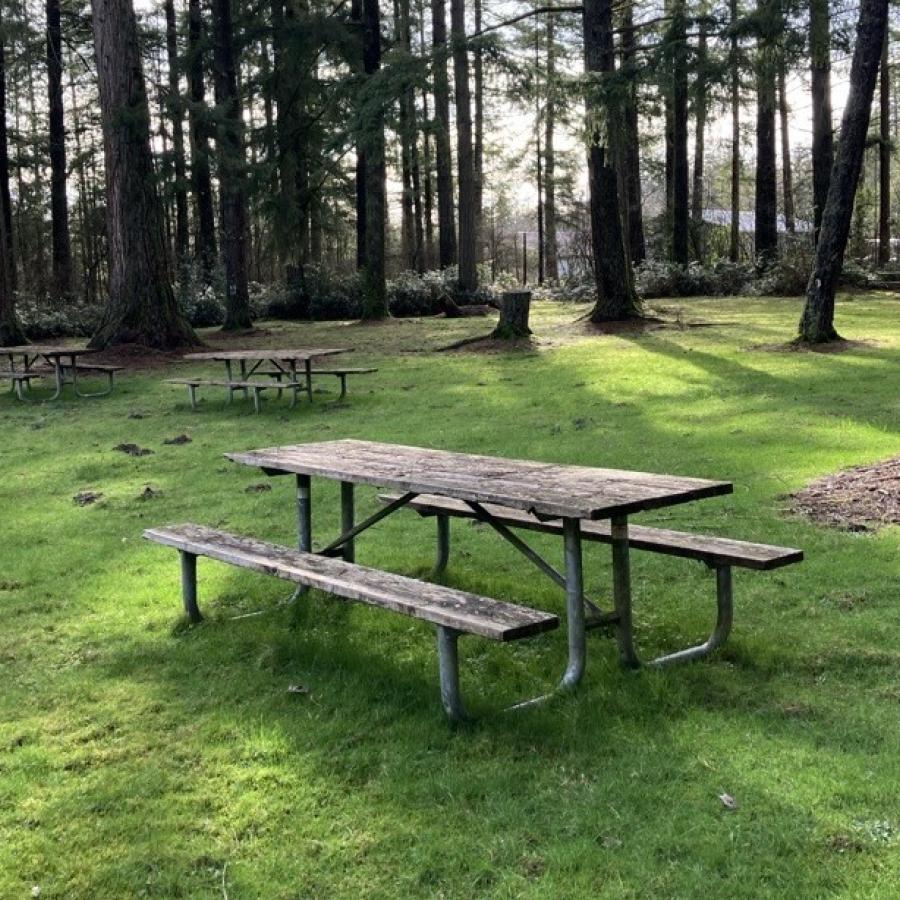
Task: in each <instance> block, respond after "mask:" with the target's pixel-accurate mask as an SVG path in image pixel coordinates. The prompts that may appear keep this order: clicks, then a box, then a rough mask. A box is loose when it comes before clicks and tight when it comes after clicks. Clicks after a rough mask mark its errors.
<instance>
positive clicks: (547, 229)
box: [544, 13, 559, 281]
mask: <svg viewBox="0 0 900 900" xmlns="http://www.w3.org/2000/svg"><path fill="white" fill-rule="evenodd" d="M555 26H556V17H555V16H554V15H553V14H552V13H551V14H550V15H548V16H547V34H546V38H547V102H546V105H545V106H544V266H545V268H546V274H547V278H549V279H550V281H557V280H558V279H559V256H558V253H557V249H556V148H555V146H554V142H555V137H556V34H555V32H556V27H555Z"/></svg>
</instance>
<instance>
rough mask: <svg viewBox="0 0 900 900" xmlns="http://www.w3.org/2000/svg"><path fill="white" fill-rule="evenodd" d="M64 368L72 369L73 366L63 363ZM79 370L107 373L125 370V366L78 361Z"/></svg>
mask: <svg viewBox="0 0 900 900" xmlns="http://www.w3.org/2000/svg"><path fill="white" fill-rule="evenodd" d="M63 368H64V369H71V368H73V366H69V365H66V364H65V363H63ZM74 368H75V369H77V370H78V371H79V372H104V373H106V374H109V373H115V372H123V371H124V370H125V366H107V365H101V364H100V363H96V364H95V363H84V364H82V363H78V364H77V365H75V366H74Z"/></svg>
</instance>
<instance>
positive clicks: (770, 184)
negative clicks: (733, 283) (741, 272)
mask: <svg viewBox="0 0 900 900" xmlns="http://www.w3.org/2000/svg"><path fill="white" fill-rule="evenodd" d="M779 5H780V0H760V4H759V10H760V15H761V27H762V34H761V35H760V37H759V39H758V41H757V74H756V96H757V100H756V204H755V210H756V213H755V215H756V221H755V230H754V244H755V249H756V259H757V263H758V265H760V266H761V267H763V268H765V267H766V266H769V265H771V264H772V263H773V262H774V261H775V260H776V259H777V258H778V172H777V166H776V161H775V81H776V65H775V58H774V57H775V53H776V46H775V43H776V35H777V34H778V28H779V26H778V24H777V23H778V22H779V21H780V19H781V16H780V10H779Z"/></svg>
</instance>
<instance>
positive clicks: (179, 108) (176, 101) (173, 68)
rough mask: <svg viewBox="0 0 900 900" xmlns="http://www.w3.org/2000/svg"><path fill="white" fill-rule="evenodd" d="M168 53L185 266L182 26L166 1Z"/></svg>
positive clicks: (178, 248) (179, 251)
mask: <svg viewBox="0 0 900 900" xmlns="http://www.w3.org/2000/svg"><path fill="white" fill-rule="evenodd" d="M165 7H166V51H167V57H168V61H169V104H168V106H169V116H170V118H171V119H172V152H173V154H174V156H175V253H176V256H177V258H178V262H179V265H183V264H184V262H185V261H186V260H187V258H188V255H189V253H190V230H189V227H188V200H187V186H186V180H185V169H186V166H185V160H184V104H183V102H182V100H181V62H180V60H179V59H178V23H177V20H176V18H175V0H165Z"/></svg>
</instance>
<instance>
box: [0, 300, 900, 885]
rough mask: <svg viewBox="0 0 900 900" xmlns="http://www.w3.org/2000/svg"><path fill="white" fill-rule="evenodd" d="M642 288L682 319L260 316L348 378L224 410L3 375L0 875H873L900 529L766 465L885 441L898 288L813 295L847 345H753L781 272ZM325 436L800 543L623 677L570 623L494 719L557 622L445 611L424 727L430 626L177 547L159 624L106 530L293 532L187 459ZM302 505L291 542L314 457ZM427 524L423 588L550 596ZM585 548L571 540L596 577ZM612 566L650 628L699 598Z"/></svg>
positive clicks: (140, 577) (274, 512)
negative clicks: (332, 357)
mask: <svg viewBox="0 0 900 900" xmlns="http://www.w3.org/2000/svg"><path fill="white" fill-rule="evenodd" d="M662 305H663V306H664V307H666V308H667V314H668V315H669V316H670V317H672V318H675V319H681V320H683V321H691V320H703V321H705V322H710V323H714V327H703V328H669V329H665V330H657V331H650V332H646V333H644V334H631V335H629V334H623V335H617V336H605V337H590V336H588V335H586V334H585V333H584V331H583V329H582V328H581V326H572V325H571V324H570V323H571V322H572V321H573V320H574V318H575V317H576V316H577V315H578V314H580V313H581V312H583V311H584V310H583V309H581V308H579V307H560V306H553V307H549V306H545V305H540V304H539V305H538V306H537V308H536V309H535V312H534V316H533V325H534V327H535V331H536V333H537V335H538V337H539V339H540V340H541V346H540V347H539V349H538V351H537V352H529V353H514V354H509V355H501V354H496V353H492V354H475V353H470V352H460V353H435V352H433V350H434V349H435V348H436V347H438V346H440V345H442V344H447V343H450V342H452V341H453V340H458V339H459V338H462V337H465V336H467V335H473V334H477V333H479V332H481V331H484V330H487V329H485V323H484V321H480V322H479V321H472V320H465V321H462V322H445V321H442V320H433V321H396V322H391V323H388V324H384V325H375V326H371V327H362V326H357V325H343V324H321V325H312V326H310V325H304V324H298V325H284V324H279V323H266V331H265V333H263V334H261V335H260V336H259V337H257V338H255V339H254V340H259V341H263V342H266V343H267V344H269V345H271V346H275V345H289V346H297V345H299V346H304V345H306V346H309V345H319V346H322V345H324V346H334V345H338V346H341V345H348V346H352V347H355V348H356V353H355V354H353V357H352V361H353V364H354V365H356V364H360V365H362V364H369V363H371V364H375V365H377V366H378V367H379V368H380V372H379V373H378V375H376V376H367V377H365V378H358V379H356V380H355V381H352V382H351V385H350V391H351V393H350V397H349V399H348V402H347V403H345V404H338V403H336V402H335V400H336V393H334V392H333V391H334V388H335V385H332V384H328V383H323V385H322V387H323V388H331V389H332V393H328V394H325V393H322V394H320V395H319V396H318V397H317V403H316V405H315V406H314V407H313V408H309V407H304V406H300V407H299V408H298V409H296V410H294V411H293V412H290V411H288V409H287V403H286V401H285V402H282V403H279V402H277V401H275V400H271V401H268V402H266V403H265V407H264V411H263V414H262V415H260V416H258V417H257V416H254V415H253V414H252V407H250V406H249V405H246V406H245V405H244V404H235V405H233V406H231V407H228V406H227V405H226V404H225V403H224V399H223V397H222V393H221V392H212V391H210V392H207V394H206V395H205V399H204V401H203V404H202V408H201V411H200V412H199V413H196V414H193V413H191V411H190V410H189V408H188V406H187V403H186V397H185V396H184V393H183V390H182V389H178V390H176V389H175V388H172V387H169V386H167V385H164V384H162V383H161V379H162V378H163V377H165V375H166V374H177V373H179V372H183V371H188V369H187V368H186V367H184V366H181V365H172V366H171V367H168V368H164V367H163V368H157V369H154V370H153V371H145V372H138V373H135V374H133V375H126V377H125V378H123V380H122V385H121V388H120V389H119V390H118V391H117V393H115V394H114V395H112V396H111V397H109V398H106V399H102V400H96V401H78V402H76V401H73V400H72V399H66V400H65V402H62V403H53V404H46V405H40V406H25V405H23V404H21V403H18V402H16V401H15V400H13V399H12V398H11V397H9V396H7V395H4V396H2V397H0V434H2V438H0V510H2V521H3V529H2V530H3V541H2V550H0V615H2V625H0V674H2V691H0V897H3V898H6V897H10V898H13V897H26V896H29V895H30V892H31V890H32V886H35V885H37V886H39V887H40V889H41V897H43V898H50V897H54V898H56V897H60V898H62V897H65V898H92V900H93V898H124V897H142V896H148V897H190V898H207V897H209V898H216V897H219V898H221V897H223V896H227V897H229V898H232V900H234V898H254V897H260V898H299V897H322V898H332V897H353V898H358V897H367V898H368V897H378V898H398V897H445V898H451V897H452V898H470V897H475V896H479V897H480V896H484V897H535V898H538V897H540V898H546V897H560V898H571V897H653V898H657V897H666V898H668V897H685V898H688V897H698V896H711V897H754V898H756V897H825V896H842V897H895V896H896V895H897V893H896V892H897V884H898V880H900V803H898V799H900V798H898V794H900V788H898V785H900V753H898V747H900V681H898V672H900V641H898V636H900V569H898V566H900V529H897V528H892V529H885V530H883V531H881V532H879V533H875V534H854V533H843V532H837V531H830V530H826V529H823V528H820V527H816V526H813V525H811V524H809V523H806V522H804V521H802V520H800V519H798V518H796V517H793V516H792V515H791V514H790V513H789V512H788V511H787V506H788V503H787V502H786V501H785V500H784V499H783V495H784V494H786V493H787V492H789V491H791V490H793V489H796V488H798V487H799V486H801V485H802V484H804V483H805V482H806V481H807V480H809V479H812V478H814V477H817V476H820V475H822V474H824V473H827V472H830V471H833V470H835V469H838V468H841V467H845V466H850V465H855V464H860V463H867V462H872V461H875V460H878V459H881V458H884V457H887V456H891V455H894V454H897V453H898V452H900V303H898V301H897V300H896V299H890V298H885V299H881V298H874V297H867V296H861V297H857V298H856V299H855V300H853V301H852V302H844V303H841V304H840V305H839V307H838V316H839V325H840V329H841V331H842V332H843V333H844V334H845V335H846V336H847V337H849V338H855V339H863V338H874V339H877V343H874V344H872V345H870V346H864V347H859V348H856V349H851V350H849V351H847V352H844V353H841V354H812V353H790V352H783V351H778V350H775V349H771V348H770V349H759V347H760V346H763V347H766V346H769V345H772V344H774V343H776V342H780V341H784V340H785V339H786V338H787V337H789V336H790V335H791V334H792V333H793V330H794V325H795V322H796V320H797V316H798V313H799V307H798V305H797V304H796V303H794V302H789V301H772V300H766V301H762V300H756V299H741V300H729V301H695V302H691V303H690V304H683V313H682V314H679V313H678V311H677V307H678V306H680V305H682V304H678V303H676V302H675V301H672V302H670V303H667V304H662ZM215 339H216V340H219V338H218V336H215ZM231 340H235V339H231ZM189 371H195V370H194V369H190V370H189ZM210 371H213V370H212V369H210ZM332 380H333V379H332ZM138 415H139V416H141V417H140V418H137V417H135V416H138ZM182 433H186V434H188V435H189V436H190V437H191V438H192V442H191V443H188V444H184V445H181V446H177V445H165V444H164V443H163V441H164V439H167V438H173V437H175V436H177V435H179V434H182ZM338 437H361V438H372V439H380V440H387V441H395V442H403V443H411V444H422V445H427V446H434V447H444V448H448V449H459V450H469V451H474V452H484V453H494V454H502V455H509V456H522V457H528V458H535V459H548V460H558V461H564V462H571V463H582V464H588V465H590V464H595V465H604V466H613V467H623V468H637V469H643V470H647V471H661V472H672V473H682V474H688V475H698V476H707V477H715V478H729V479H732V480H733V481H734V482H735V484H736V490H735V493H734V495H733V496H730V497H726V498H723V499H720V500H712V501H704V502H702V503H697V504H692V505H688V506H685V507H681V508H676V509H674V510H671V511H666V512H664V513H663V514H662V515H658V516H656V517H653V518H649V517H648V518H647V519H645V521H654V522H658V523H666V524H670V525H672V526H673V527H685V528H695V529H698V530H709V531H710V532H713V533H718V534H723V535H732V536H735V537H743V538H747V539H757V540H762V541H768V542H773V543H783V544H789V545H794V546H800V547H803V548H804V549H805V550H806V551H807V561H806V562H805V563H804V564H802V565H800V566H795V567H793V568H790V569H786V570H783V571H781V572H775V573H772V574H765V573H748V572H745V571H743V570H739V571H737V572H736V576H735V587H736V600H737V604H736V624H735V632H734V635H733V637H732V640H731V642H730V643H729V644H728V646H727V647H726V648H725V650H724V652H720V653H719V654H718V655H717V656H716V658H714V659H712V660H709V661H705V662H702V663H699V664H695V665H689V666H682V667H678V668H675V669H673V670H670V671H665V672H651V671H642V672H639V673H630V672H623V671H621V670H620V669H619V667H618V665H617V663H616V661H615V654H614V647H613V644H612V642H611V641H609V640H607V639H606V638H604V637H603V636H601V635H599V634H594V635H592V636H591V637H590V639H589V641H590V642H589V668H588V675H587V678H586V680H585V684H584V686H583V689H582V690H581V691H580V692H579V693H578V694H577V695H576V696H575V697H573V698H569V699H566V700H561V701H558V702H554V703H553V704H550V705H549V706H546V707H543V708H538V709H532V710H529V711H526V712H520V713H518V714H515V715H510V714H503V715H492V714H491V713H492V712H493V711H495V710H497V709H499V708H500V707H502V706H503V705H505V704H506V703H508V702H511V701H513V700H516V699H519V698H522V697H525V696H529V695H531V694H535V693H538V692H540V691H542V690H543V689H545V688H546V687H547V686H548V685H549V684H551V683H552V682H553V681H555V680H556V679H557V678H558V677H559V675H560V673H561V671H562V668H563V666H564V661H565V636H564V633H563V632H562V631H559V632H556V633H553V634H551V635H547V636H544V637H542V638H539V639H535V640H533V641H526V642H522V643H521V644H519V645H518V646H513V647H498V646H494V645H492V644H489V643H488V642H484V641H479V640H477V639H467V640H465V641H463V642H462V643H461V649H462V655H463V657H464V685H463V686H464V690H465V691H466V693H467V695H468V698H469V701H470V705H471V707H472V708H473V710H474V711H476V712H480V713H482V714H483V715H484V718H482V720H481V721H480V722H479V724H477V725H475V726H474V727H472V728H466V729H457V730H454V729H452V728H450V727H448V725H447V723H446V721H445V719H444V717H443V713H442V711H441V709H440V705H439V702H438V698H437V691H436V660H435V655H434V640H433V633H432V630H431V629H430V628H428V627H426V626H424V625H421V624H420V623H416V622H413V621H411V620H407V619H403V618H400V617H392V616H389V615H387V614H384V613H380V612H373V611H371V610H366V609H363V608H359V607H355V606H348V605H344V604H340V603H333V602H328V601H326V600H324V599H323V598H321V597H315V596H314V597H312V598H311V599H310V600H308V601H306V602H304V604H303V606H302V607H301V608H299V609H298V610H292V609H290V608H288V607H287V606H285V605H284V601H285V599H286V596H287V594H288V593H289V591H288V590H287V589H286V586H285V585H284V584H283V583H279V582H276V581H274V580H271V579H266V578H263V577H261V576H254V575H252V574H249V573H245V572H236V571H234V570H232V569H230V568H227V567H224V566H220V565H217V564H215V563H211V562H208V561H206V562H204V561H201V563H200V579H201V582H200V590H201V605H202V606H203V607H204V611H205V613H206V615H207V620H206V622H205V623H204V624H203V625H201V626H199V627H196V628H188V627H186V625H185V623H184V622H183V620H182V618H181V616H180V601H179V596H178V589H179V588H178V564H177V555H176V554H175V553H174V552H173V551H167V550H166V549H164V548H160V547H158V546H153V545H148V544H146V543H145V542H143V541H142V540H141V539H140V532H141V529H142V528H144V527H146V526H147V525H150V524H154V523H161V522H175V521H185V520H194V521H198V522H203V523H207V524H212V525H218V526H222V527H226V528H230V529H234V530H237V531H244V532H246V533H250V534H257V535H259V536H261V537H266V538H270V539H275V540H281V541H284V542H292V541H293V536H294V532H293V528H294V512H293V505H292V504H293V501H292V485H291V483H290V481H289V480H288V479H273V480H272V481H271V488H272V489H271V490H270V491H253V490H250V491H248V488H252V486H254V485H257V484H259V483H261V482H265V481H266V479H265V477H264V476H262V475H261V474H259V473H256V472H253V471H251V470H248V469H245V468H243V467H238V466H235V465H232V464H230V463H227V462H225V461H223V459H222V457H221V454H222V453H223V452H224V451H227V450H236V449H249V448H253V447H260V446H271V445H274V444H279V443H289V442H296V441H303V440H315V439H326V438H338ZM123 442H131V443H136V444H139V445H140V446H141V447H145V448H148V449H151V450H153V451H154V453H153V454H152V455H148V456H143V457H135V458H133V457H130V456H127V455H124V454H122V453H120V452H116V451H114V450H113V449H112V448H113V447H114V446H116V445H118V444H120V443H123ZM147 485H150V486H151V488H152V490H153V491H155V492H157V493H156V495H155V496H153V497H151V498H149V499H142V498H141V495H142V494H143V493H144V491H145V488H146V486H147ZM81 491H94V492H99V493H102V494H103V498H102V499H101V500H99V501H97V502H96V503H94V504H93V505H88V506H84V507H81V506H78V505H76V504H75V503H74V502H73V499H72V498H73V497H74V496H75V495H76V494H77V493H79V492H81ZM360 498H361V506H362V507H363V508H364V509H372V508H374V506H375V503H376V501H375V492H374V491H369V490H365V491H360ZM314 502H315V519H314V526H315V529H316V530H317V534H318V536H319V537H320V538H324V537H325V536H326V535H328V534H331V533H333V531H334V529H335V527H336V525H337V489H336V486H335V485H333V484H330V483H321V482H320V483H316V484H314ZM432 529H433V526H432V525H431V523H429V522H422V521H420V520H419V519H418V518H417V517H415V516H414V515H413V514H411V513H407V514H403V515H398V516H396V517H394V518H393V519H390V520H388V521H387V522H385V523H383V524H382V525H381V526H380V527H379V528H378V529H375V530H373V531H371V532H369V533H368V535H366V536H365V537H364V538H363V539H361V540H360V542H359V545H358V548H357V556H358V559H359V561H360V562H363V563H372V564H375V565H381V566H384V567H390V568H392V569H395V570H397V571H402V572H407V573H412V574H419V575H423V574H425V573H426V572H427V569H428V566H429V564H430V562H431V559H432V553H433V530H432ZM454 540H455V550H456V552H455V556H454V558H453V561H452V562H451V567H450V570H449V572H448V576H447V577H448V580H449V582H450V583H452V584H455V585H458V586H460V587H465V588H469V589H472V590H476V591H478V592H481V593H487V594H491V595H494V596H497V597H501V598H505V599H510V600H514V601H519V602H524V603H528V604H535V605H539V606H543V607H545V608H548V609H553V610H561V607H562V597H561V594H560V592H559V591H558V590H557V589H556V588H555V587H554V586H553V585H552V584H550V583H549V582H545V581H543V580H541V579H540V578H539V577H535V574H534V573H533V572H532V570H530V569H529V568H528V563H527V562H525V561H524V560H522V559H521V558H520V557H518V556H517V555H515V552H514V551H513V550H512V549H511V548H509V547H507V546H506V545H504V544H502V543H501V542H500V541H499V539H497V538H496V537H495V536H494V535H492V534H491V533H489V532H488V531H486V530H485V529H484V528H481V527H476V526H472V525H469V524H464V523H458V524H457V525H456V527H455V531H454ZM534 540H535V543H536V544H537V545H538V546H539V547H542V548H543V549H544V550H545V551H546V553H547V554H548V556H550V558H551V559H555V560H557V561H559V557H560V555H561V553H560V550H561V548H560V546H559V543H558V542H556V541H552V540H546V539H540V538H535V539H534ZM608 555H609V554H608V550H607V549H606V548H602V547H589V548H588V549H587V551H586V574H587V582H588V589H589V590H591V591H592V592H593V593H594V594H595V595H596V594H601V595H602V594H603V593H604V592H605V591H606V590H607V588H608V585H609V574H610V573H609V566H608ZM634 588H635V595H636V598H635V610H636V620H637V623H638V637H639V639H640V641H641V643H642V649H643V650H644V651H645V652H647V653H650V652H654V651H656V652H658V651H660V650H662V649H665V648H674V647H678V646H683V645H684V644H685V643H686V642H689V641H691V640H693V639H695V638H696V637H699V636H701V634H702V632H704V631H705V630H706V629H707V627H708V625H709V624H710V623H711V620H712V612H713V583H712V579H711V577H710V575H709V574H708V573H707V572H706V571H705V569H704V568H703V567H702V566H700V565H698V564H694V563H689V562H687V561H684V560H674V559H668V558H657V557H652V556H647V555H638V554H635V560H634ZM298 683H299V684H302V685H304V686H306V687H307V688H308V689H309V693H308V695H302V694H295V693H289V692H288V687H289V686H290V685H292V684H298ZM723 793H728V794H730V795H732V796H733V797H734V798H735V800H736V801H737V804H738V808H737V809H736V810H728V809H726V808H725V807H724V806H723V804H722V802H721V801H720V800H719V799H718V798H719V795H720V794H723Z"/></svg>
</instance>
